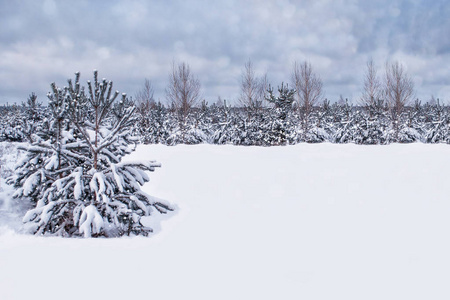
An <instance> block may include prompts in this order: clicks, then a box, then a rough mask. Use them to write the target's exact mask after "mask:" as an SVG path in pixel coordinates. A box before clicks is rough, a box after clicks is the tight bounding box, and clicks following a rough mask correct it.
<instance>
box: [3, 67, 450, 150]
mask: <svg viewBox="0 0 450 300" xmlns="http://www.w3.org/2000/svg"><path fill="white" fill-rule="evenodd" d="M77 76H78V75H77ZM291 81H292V83H291V86H289V84H285V83H280V85H278V86H277V87H273V86H271V85H270V84H269V83H268V82H267V76H266V75H265V76H261V77H258V76H256V75H255V71H254V67H253V65H252V63H251V61H249V62H248V63H247V64H246V65H245V67H244V69H243V71H242V75H241V82H240V89H241V94H240V97H239V99H238V101H237V102H235V103H234V104H230V103H229V101H227V100H222V99H221V98H220V97H219V99H218V100H217V101H215V102H214V103H212V104H209V103H208V102H207V101H205V100H201V94H200V87H201V85H200V82H199V81H198V79H197V78H196V77H195V75H194V74H193V73H192V71H191V69H190V67H189V65H188V64H186V63H180V64H178V65H175V64H174V65H173V69H172V72H171V73H170V77H169V83H168V87H167V89H166V99H167V101H164V103H162V102H161V101H155V99H154V91H153V87H152V84H151V82H150V81H149V80H145V84H144V86H143V87H142V89H141V90H139V91H138V92H137V93H136V94H135V95H134V98H133V96H128V97H127V96H124V97H123V99H122V100H121V101H120V104H118V105H117V108H116V110H125V109H129V108H131V107H135V109H134V110H133V122H130V125H129V126H130V128H129V129H130V134H131V135H132V136H134V137H135V138H137V139H138V140H139V142H140V143H143V144H165V145H177V144H200V143H208V144H232V145H246V146H250V145H257V146H275V145H288V144H289V145H292V144H297V143H302V142H307V143H321V142H331V143H355V144H370V145H372V144H383V145H384V144H390V143H413V142H422V143H450V136H449V132H450V130H449V128H450V127H449V126H450V118H449V112H450V111H449V108H448V106H446V105H444V104H443V103H442V101H440V100H439V99H435V98H434V97H432V98H431V99H427V100H423V101H422V100H420V99H415V98H414V84H413V81H412V79H411V77H410V76H409V75H408V74H407V73H406V71H405V68H404V67H403V66H402V65H401V64H399V63H398V62H393V63H391V64H386V70H385V75H384V78H380V77H379V76H378V75H377V70H376V69H375V67H374V64H373V62H372V61H369V62H368V63H367V70H366V74H365V78H364V86H363V87H362V94H361V97H360V100H359V101H357V103H349V101H348V100H347V99H344V98H342V97H341V99H339V101H334V102H331V101H329V100H327V99H326V98H324V97H323V94H324V91H323V84H322V81H321V80H320V77H319V76H318V75H317V74H316V73H314V70H313V69H312V66H311V64H310V63H308V62H303V63H301V64H297V63H296V64H295V65H294V69H293V72H292V80H291ZM0 109H1V111H2V113H1V116H0V118H1V122H2V124H3V126H2V127H1V128H0V141H17V142H32V141H33V137H32V134H33V133H35V131H36V129H38V128H40V129H41V128H46V127H48V126H49V125H48V124H51V123H52V122H54V120H55V118H57V117H56V116H55V113H54V112H52V107H51V103H50V104H49V105H48V106H44V105H42V102H40V101H39V100H38V99H37V97H36V95H35V94H31V95H30V96H29V99H28V100H27V101H26V102H24V103H22V105H12V106H3V107H0ZM117 113H119V114H120V113H121V112H117ZM117 113H116V114H117Z"/></svg>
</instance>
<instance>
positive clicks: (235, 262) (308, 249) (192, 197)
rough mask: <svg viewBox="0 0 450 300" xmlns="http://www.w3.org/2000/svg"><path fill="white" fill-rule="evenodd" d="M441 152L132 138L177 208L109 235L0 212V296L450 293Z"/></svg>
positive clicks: (448, 150)
mask: <svg viewBox="0 0 450 300" xmlns="http://www.w3.org/2000/svg"><path fill="white" fill-rule="evenodd" d="M449 157H450V147H449V146H448V145H427V144H411V145H399V144H395V145H389V146H357V145H335V144H327V143H325V144H317V145H309V144H298V145H295V146H288V147H270V148H259V147H236V146H215V145H197V146H185V145H178V146H175V147H167V146H161V145H151V146H139V147H138V148H137V151H136V152H134V153H132V154H131V155H129V156H128V157H127V160H136V159H139V160H142V159H149V160H153V159H155V160H157V161H158V162H161V163H162V168H158V169H157V170H156V171H155V172H154V173H153V172H152V173H150V174H149V175H150V182H149V183H148V184H146V185H145V187H144V190H145V191H146V192H147V193H149V194H151V195H154V196H156V197H159V198H163V199H166V200H169V201H170V202H172V203H174V204H176V205H177V206H178V207H179V211H178V213H177V214H176V215H174V216H172V217H171V218H168V219H167V220H164V221H163V222H162V224H161V231H159V232H158V233H157V234H155V235H153V236H151V237H150V238H145V237H133V238H129V237H125V238H120V239H64V238H53V237H35V236H30V235H23V234H19V233H17V232H16V230H15V229H14V226H15V225H14V224H13V222H12V221H10V220H8V221H5V218H3V219H2V220H0V221H3V225H2V226H1V227H0V298H1V299H41V298H42V299H44V298H45V299H123V298H126V299H133V298H134V297H138V298H136V299H258V300H259V299H346V300H348V299H358V300H360V299H383V300H385V299H409V300H410V299H450V289H449V285H448V284H449V282H450V234H449V230H450V218H449V214H450V199H449V198H450V197H449V195H450V193H449V192H450V185H449V184H448V170H450V159H449ZM2 184H3V181H2ZM6 202H7V201H6ZM4 204H5V205H6V203H4ZM3 211H5V208H4V209H3ZM148 221H149V223H151V222H154V221H153V220H151V219H148ZM5 223H6V224H5Z"/></svg>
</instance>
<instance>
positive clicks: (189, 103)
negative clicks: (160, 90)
mask: <svg viewBox="0 0 450 300" xmlns="http://www.w3.org/2000/svg"><path fill="white" fill-rule="evenodd" d="M200 88H201V86H200V81H199V80H198V78H196V77H195V76H194V74H192V72H191V69H190V67H189V65H188V64H186V63H184V62H183V63H180V64H178V65H177V66H175V63H173V65H172V72H171V73H170V74H169V85H168V86H167V88H166V97H167V100H168V101H169V103H170V104H171V105H172V106H173V107H174V108H175V109H176V111H177V112H178V114H179V116H180V118H181V120H183V121H184V120H185V119H186V117H187V115H188V114H189V112H190V111H191V109H192V107H194V106H195V105H196V104H197V103H198V101H199V99H200Z"/></svg>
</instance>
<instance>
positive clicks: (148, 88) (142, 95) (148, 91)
mask: <svg viewBox="0 0 450 300" xmlns="http://www.w3.org/2000/svg"><path fill="white" fill-rule="evenodd" d="M153 95H154V89H153V85H152V83H151V81H150V80H148V79H147V78H146V79H145V81H144V86H143V87H142V89H140V90H139V91H138V92H137V93H136V94H135V96H134V98H135V103H136V105H137V106H138V107H140V106H141V105H143V106H151V105H152V103H154V102H155V99H154V98H153Z"/></svg>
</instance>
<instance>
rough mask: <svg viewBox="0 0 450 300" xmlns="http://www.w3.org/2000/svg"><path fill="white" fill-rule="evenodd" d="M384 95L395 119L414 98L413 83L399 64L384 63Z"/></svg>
mask: <svg viewBox="0 0 450 300" xmlns="http://www.w3.org/2000/svg"><path fill="white" fill-rule="evenodd" d="M384 95H385V97H386V101H387V103H388V105H389V108H390V109H391V111H392V113H393V114H394V115H395V116H397V117H398V116H399V115H400V114H401V112H402V111H403V109H404V107H405V106H406V105H408V104H409V103H410V102H411V100H412V99H413V97H414V83H413V81H412V79H411V77H409V76H408V74H407V73H406V71H405V70H404V68H403V66H402V65H401V64H400V63H399V62H393V63H386V77H385V85H384Z"/></svg>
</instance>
